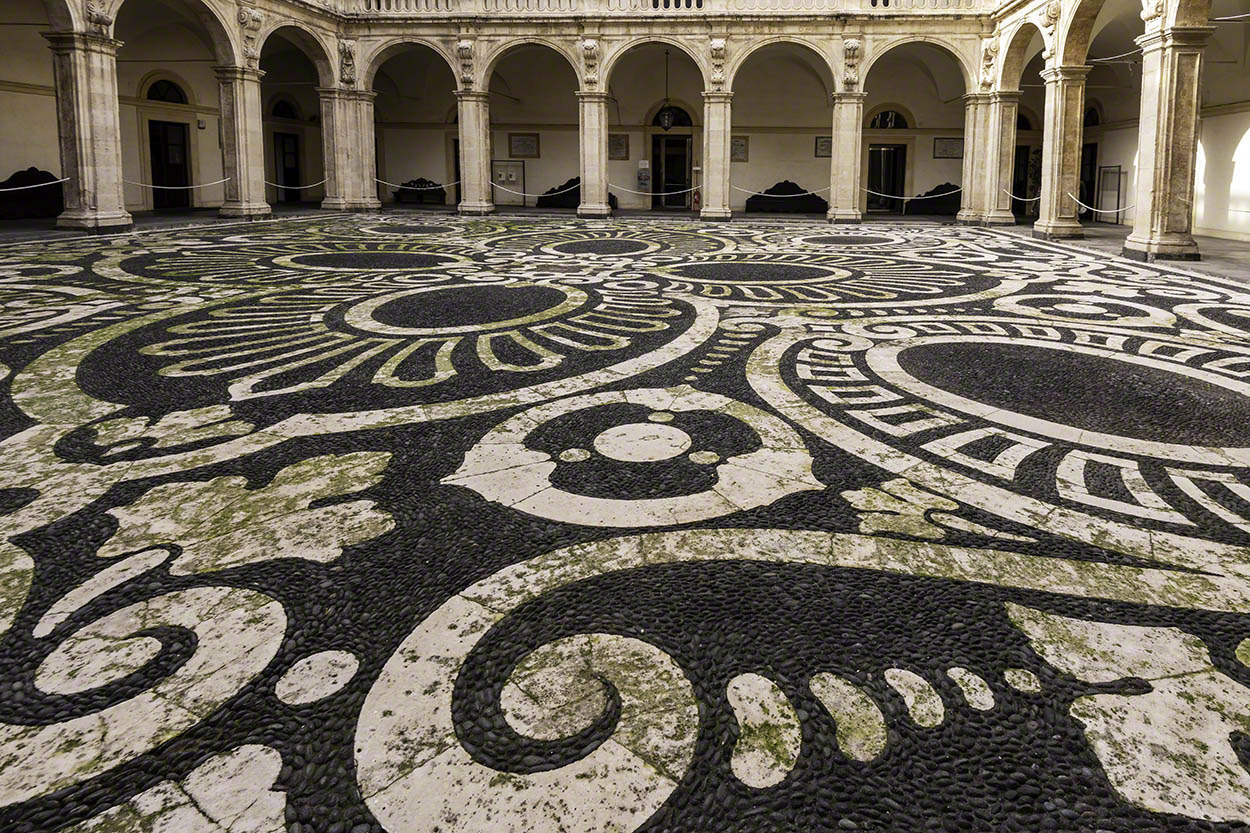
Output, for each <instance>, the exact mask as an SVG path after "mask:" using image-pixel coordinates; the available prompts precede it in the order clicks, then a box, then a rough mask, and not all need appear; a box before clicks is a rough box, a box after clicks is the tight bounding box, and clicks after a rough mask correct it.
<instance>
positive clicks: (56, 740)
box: [0, 215, 1250, 833]
mask: <svg viewBox="0 0 1250 833" xmlns="http://www.w3.org/2000/svg"><path fill="white" fill-rule="evenodd" d="M0 635H2V636H0V829H3V830H5V831H13V833H22V832H23V831H41V832H42V831H54V830H71V831H97V832H98V833H116V831H145V832H150V831H162V832H163V833H174V832H175V831H176V832H177V833H201V831H204V832H208V831H212V832H213V833H223V831H228V833H244V831H248V833H278V831H289V832H290V833H367V832H368V831H388V832H389V833H434V832H435V831H439V832H440V833H452V832H453V831H490V832H491V833H548V831H570V833H577V832H578V831H606V830H612V831H633V830H638V829H641V830H645V831H690V832H691V833H696V832H697V833H708V832H709V831H752V833H754V832H755V831H759V833H765V831H767V832H768V833H772V831H829V833H840V832H841V831H856V830H861V831H899V833H903V832H904V831H905V832H906V833H913V832H914V831H926V830H950V831H996V832H997V831H1042V830H1059V831H1088V832H1089V833H1095V831H1124V833H1144V832H1145V831H1171V832H1175V831H1208V832H1210V831H1220V832H1221V833H1224V832H1227V831H1239V830H1240V831H1245V830H1248V829H1250V770H1248V769H1247V765H1248V764H1250V667H1248V666H1250V289H1248V288H1247V287H1246V285H1245V283H1244V282H1242V281H1236V280H1226V279H1223V278H1220V277H1216V276H1208V275H1194V274H1191V273H1187V272H1185V271H1181V270H1177V269H1171V268H1168V267H1165V266H1160V265H1143V264H1137V263H1131V262H1128V261H1123V260H1120V259H1118V258H1115V257H1112V256H1109V255H1106V254H1102V253H1095V252H1090V251H1085V250H1082V249H1078V248H1073V247H1067V246H1056V245H1051V244H1046V243H1040V242H1037V241H1033V240H1030V239H1027V238H1022V237H1019V236H1017V235H1013V234H1009V233H1003V232H998V231H991V230H985V229H975V228H959V227H942V228H938V227H934V226H909V225H906V224H888V225H864V226H858V227H829V226H817V225H813V224H786V223H784V222H775V223H768V222H759V223H749V224H748V223H733V224H729V225H719V226H708V225H703V224H701V223H698V222H695V221H685V222H680V221H649V220H624V221H622V220H617V221H612V222H610V223H597V222H580V221H577V220H576V219H573V218H539V217H506V218H486V219H480V220H461V219H457V218H455V217H452V216H434V215H429V216H419V215H387V216H382V217H367V216H366V217H344V216H341V215H321V216H315V217H311V218H306V219H300V220H295V219H291V220H286V221H283V222H275V223H268V224H261V225H253V226H225V225H218V226H211V227H206V228H201V229H189V230H187V229H184V230H177V231H166V232H156V233H150V234H144V235H136V236H129V237H117V238H107V239H94V240H93V239H73V240H61V241H51V242H46V243H44V244H42V245H40V246H37V247H35V246H10V247H0Z"/></svg>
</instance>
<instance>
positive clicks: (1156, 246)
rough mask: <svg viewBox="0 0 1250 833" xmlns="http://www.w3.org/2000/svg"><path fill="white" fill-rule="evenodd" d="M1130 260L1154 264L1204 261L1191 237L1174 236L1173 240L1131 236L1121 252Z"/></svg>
mask: <svg viewBox="0 0 1250 833" xmlns="http://www.w3.org/2000/svg"><path fill="white" fill-rule="evenodd" d="M1121 254H1122V255H1123V256H1124V257H1127V258H1128V259H1129V260H1138V261H1141V262H1143V263H1153V262H1154V261H1156V260H1202V254H1201V253H1200V252H1199V251H1198V244H1197V243H1195V242H1194V239H1193V238H1192V237H1190V236H1189V235H1187V234H1186V235H1172V239H1171V240H1150V239H1144V240H1143V239H1141V238H1139V237H1135V236H1134V235H1131V234H1130V235H1129V236H1128V239H1127V240H1125V241H1124V250H1123V251H1122V252H1121Z"/></svg>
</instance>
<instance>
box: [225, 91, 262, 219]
mask: <svg viewBox="0 0 1250 833" xmlns="http://www.w3.org/2000/svg"><path fill="white" fill-rule="evenodd" d="M214 71H215V72H216V73H217V81H218V89H219V90H220V94H221V139H222V146H221V158H222V167H223V169H224V171H225V175H226V176H227V177H229V179H227V180H226V183H225V190H226V201H225V202H224V203H222V206H221V211H220V212H219V213H220V214H221V216H223V217H245V218H248V219H256V218H260V217H268V216H269V215H270V214H271V213H272V209H271V208H270V207H269V203H268V202H267V201H266V200H265V134H264V131H263V130H262V128H261V116H262V109H261V100H260V79H261V78H262V77H263V76H264V73H263V72H261V71H260V70H258V69H250V68H247V67H224V66H223V67H214Z"/></svg>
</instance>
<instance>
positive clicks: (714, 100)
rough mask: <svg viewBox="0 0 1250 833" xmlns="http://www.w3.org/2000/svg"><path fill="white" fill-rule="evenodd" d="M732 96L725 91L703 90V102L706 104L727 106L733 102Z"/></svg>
mask: <svg viewBox="0 0 1250 833" xmlns="http://www.w3.org/2000/svg"><path fill="white" fill-rule="evenodd" d="M733 97H734V94H733V93H731V92H728V91H726V90H704V91H703V100H704V102H706V103H708V104H728V103H729V102H731V101H733Z"/></svg>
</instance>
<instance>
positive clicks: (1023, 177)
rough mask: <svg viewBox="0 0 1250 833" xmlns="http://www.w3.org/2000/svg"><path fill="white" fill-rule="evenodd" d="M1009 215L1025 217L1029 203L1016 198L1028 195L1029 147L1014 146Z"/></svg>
mask: <svg viewBox="0 0 1250 833" xmlns="http://www.w3.org/2000/svg"><path fill="white" fill-rule="evenodd" d="M1011 193H1012V194H1013V195H1014V196H1013V197H1012V198H1011V213H1012V214H1014V215H1016V216H1017V217H1026V216H1028V213H1029V203H1028V202H1026V201H1025V200H1018V199H1016V197H1027V196H1028V195H1029V146H1028V145H1016V162H1015V167H1014V168H1013V170H1012V173H1011Z"/></svg>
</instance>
